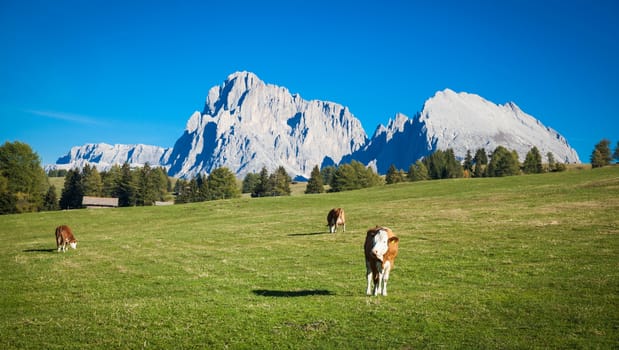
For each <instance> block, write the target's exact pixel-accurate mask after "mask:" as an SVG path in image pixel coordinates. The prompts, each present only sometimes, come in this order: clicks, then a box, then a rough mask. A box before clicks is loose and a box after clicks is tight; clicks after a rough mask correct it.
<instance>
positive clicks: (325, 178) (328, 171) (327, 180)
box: [320, 165, 336, 185]
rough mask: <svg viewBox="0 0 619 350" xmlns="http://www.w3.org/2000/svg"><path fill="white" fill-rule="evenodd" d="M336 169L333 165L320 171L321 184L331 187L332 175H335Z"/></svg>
mask: <svg viewBox="0 0 619 350" xmlns="http://www.w3.org/2000/svg"><path fill="white" fill-rule="evenodd" d="M335 170H336V168H335V167H334V166H333V165H329V166H326V167H323V168H322V169H320V175H322V183H323V184H325V185H331V181H333V174H335Z"/></svg>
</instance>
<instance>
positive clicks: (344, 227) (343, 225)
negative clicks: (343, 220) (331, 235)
mask: <svg viewBox="0 0 619 350" xmlns="http://www.w3.org/2000/svg"><path fill="white" fill-rule="evenodd" d="M342 229H343V231H342V232H346V224H342Z"/></svg>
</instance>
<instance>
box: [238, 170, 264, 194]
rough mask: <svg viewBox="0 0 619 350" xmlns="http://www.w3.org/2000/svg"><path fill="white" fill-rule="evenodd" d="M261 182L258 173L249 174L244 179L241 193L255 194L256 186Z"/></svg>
mask: <svg viewBox="0 0 619 350" xmlns="http://www.w3.org/2000/svg"><path fill="white" fill-rule="evenodd" d="M259 181H260V175H258V174H256V173H247V175H245V178H244V179H243V186H242V190H241V192H243V193H253V192H254V191H255V190H256V186H257V185H258V182H259Z"/></svg>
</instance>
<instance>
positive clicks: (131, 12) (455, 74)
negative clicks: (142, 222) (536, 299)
mask: <svg viewBox="0 0 619 350" xmlns="http://www.w3.org/2000/svg"><path fill="white" fill-rule="evenodd" d="M617 18H619V1H615V0H608V1H600V0H582V1H569V0H568V1H555V0H544V1H538V0H502V1H494V0H487V1H481V0H471V1H405V0H403V1H389V0H387V1H337V0H331V1H268V0H266V1H217V2H211V1H173V0H170V1H157V0H153V1H128V0H123V1H99V0H89V1H77V0H75V1H66V0H56V1H48V0H41V1H31V0H0V50H1V51H0V121H1V122H2V126H1V127H0V141H2V143H4V141H16V140H19V141H22V142H26V143H28V144H30V146H31V147H32V148H33V149H34V151H36V152H37V153H38V154H39V155H40V156H41V159H42V162H43V163H44V164H48V163H53V162H55V161H56V159H57V158H58V157H60V156H62V155H63V154H66V152H68V151H69V149H70V148H71V147H72V146H77V145H82V144H85V143H98V142H106V143H111V144H114V143H127V144H134V143H144V144H151V145H159V146H163V147H172V146H173V145H174V142H175V141H176V139H177V138H178V137H180V136H181V134H182V132H183V130H184V128H185V124H186V122H187V120H188V119H189V117H190V115H191V114H192V112H193V111H195V110H202V108H203V104H204V101H205V98H206V95H207V92H208V90H209V88H210V87H212V86H215V85H219V84H221V83H222V82H223V81H224V80H225V79H226V77H227V76H228V75H229V74H231V73H233V72H235V71H243V70H246V71H251V72H254V73H256V74H257V75H258V77H260V78H261V79H262V80H264V81H265V82H267V83H272V84H276V85H280V86H285V87H287V88H288V89H289V90H290V91H291V92H292V93H299V94H300V95H301V97H303V98H305V99H320V100H327V101H334V102H337V103H340V104H343V105H345V106H348V107H349V108H350V110H351V112H352V113H353V114H354V115H355V116H356V117H357V118H359V119H360V120H361V122H362V124H363V126H364V127H365V129H366V132H367V133H368V136H371V135H372V133H373V132H374V130H375V128H376V126H377V125H378V124H379V123H382V124H386V123H387V122H388V120H389V118H392V117H393V116H394V115H395V113H397V112H401V113H404V114H406V115H408V116H409V117H412V116H413V115H414V114H415V113H416V112H418V111H420V109H421V108H422V106H423V103H424V102H425V100H426V99H428V98H430V97H432V96H433V95H434V93H435V92H436V91H438V90H443V89H445V88H450V89H452V90H455V91H457V92H461V91H466V92H470V93H475V94H479V95H480V96H482V97H484V98H486V99H488V100H490V101H492V102H494V103H499V104H503V103H506V102H509V101H513V102H515V103H516V104H517V105H518V106H520V108H521V109H522V110H524V111H525V112H526V113H528V114H531V115H533V116H535V117H536V118H538V119H540V120H541V122H542V123H543V124H545V125H546V126H550V127H552V128H554V129H555V130H557V131H558V132H559V133H561V134H562V135H563V136H565V137H566V138H567V140H568V142H569V143H570V145H571V146H572V147H574V148H575V149H576V151H577V152H578V154H579V156H580V159H581V161H582V162H589V156H590V155H591V151H592V150H593V147H594V145H595V144H596V143H597V142H598V141H600V140H601V139H602V138H608V139H610V140H611V142H612V145H611V147H612V148H613V149H614V147H615V145H616V143H617V141H618V140H619V113H617V112H618V107H617V106H618V105H619V103H618V102H619V67H618V65H619V20H617Z"/></svg>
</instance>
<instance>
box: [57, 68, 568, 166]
mask: <svg viewBox="0 0 619 350" xmlns="http://www.w3.org/2000/svg"><path fill="white" fill-rule="evenodd" d="M499 145H501V146H505V147H507V148H509V149H513V150H516V151H517V152H518V154H519V156H520V160H521V161H522V160H524V156H525V155H526V153H527V152H528V151H529V150H530V149H531V147H533V146H536V147H537V148H538V149H539V150H540V153H541V154H542V155H543V156H545V155H546V154H547V153H548V152H552V153H553V155H554V157H555V159H557V160H559V161H562V162H567V163H578V162H580V160H579V159H578V156H577V155H576V152H575V151H574V150H573V149H572V148H571V147H570V146H569V145H568V143H567V141H566V140H565V138H564V137H563V136H561V135H560V134H559V133H557V132H556V131H554V130H553V129H551V128H549V127H546V126H544V125H543V124H542V123H541V122H540V121H539V120H537V119H536V118H534V117H532V116H530V115H528V114H526V113H525V112H523V111H522V110H521V109H520V108H519V107H518V106H517V105H516V104H515V103H513V102H508V103H506V104H503V105H498V104H495V103H493V102H490V101H488V100H485V99H484V98H482V97H481V96H479V95H475V94H471V93H466V92H460V93H457V92H455V91H453V90H451V89H445V90H442V91H438V92H436V93H435V94H434V96H432V97H431V98H429V99H428V100H427V101H425V103H424V105H423V108H422V110H421V111H420V112H418V113H417V114H416V115H415V116H414V117H413V118H409V117H407V116H406V115H404V114H401V113H397V114H395V115H394V117H393V119H389V121H388V123H387V125H386V126H385V125H382V124H381V125H379V126H378V127H377V128H376V131H375V132H374V135H373V136H372V138H371V139H368V138H367V135H366V134H365V131H364V129H363V127H362V126H361V122H360V121H359V120H358V119H357V118H356V117H355V116H354V115H353V114H352V113H351V112H350V110H349V109H348V108H347V107H345V106H342V105H340V104H337V103H334V102H326V101H320V100H311V101H308V100H304V99H303V98H301V96H300V95H299V94H296V93H295V94H291V93H290V91H289V90H288V89H286V88H285V87H280V86H277V85H273V84H267V83H265V82H264V81H262V80H260V78H258V76H257V75H256V74H254V73H251V72H235V73H233V74H231V75H229V76H228V77H227V79H226V80H225V81H223V82H222V83H221V84H220V85H218V86H214V87H212V88H210V89H209V90H208V93H207V96H206V101H205V103H204V107H203V109H202V111H201V112H200V111H198V110H196V111H195V112H193V113H192V114H191V116H190V117H189V119H188V121H187V124H186V127H185V130H184V132H183V134H182V135H181V136H180V137H179V139H178V140H177V141H176V143H175V145H174V147H173V148H168V149H165V148H161V147H156V146H144V145H114V146H110V145H106V144H97V145H93V144H88V145H84V146H80V147H73V148H72V149H71V151H70V152H69V153H68V154H67V155H66V156H64V157H61V158H60V159H59V160H58V162H57V163H58V164H62V165H61V166H62V167H72V166H79V167H81V166H83V165H84V164H86V163H88V164H93V165H95V166H97V167H99V168H105V167H106V166H109V165H111V164H121V163H124V162H125V161H129V162H130V163H133V164H134V165H139V164H140V163H142V164H143V163H145V162H149V163H150V164H151V165H162V166H166V167H167V168H168V169H169V174H170V175H172V176H177V177H192V176H194V175H196V174H198V173H210V172H211V171H212V170H213V169H215V168H218V167H223V166H225V167H228V168H229V169H231V170H232V171H233V172H235V173H236V174H237V176H239V177H242V176H244V175H245V174H247V173H249V172H259V171H260V170H261V169H262V167H266V168H267V169H268V170H269V171H273V170H275V169H276V168H277V167H279V166H283V167H284V168H285V169H286V170H287V171H288V172H289V174H290V175H291V176H293V177H306V178H307V177H309V174H310V172H311V170H312V168H313V167H314V166H316V165H319V166H321V165H330V164H339V163H341V162H349V161H351V160H353V159H355V160H358V161H361V162H362V163H364V164H367V165H370V166H373V167H375V168H376V169H377V170H378V171H379V172H380V173H385V172H386V171H387V169H388V167H389V166H390V165H391V164H394V165H396V166H397V167H398V168H401V169H407V168H408V166H409V165H410V164H412V163H414V162H415V161H417V160H418V159H420V158H422V157H424V156H426V155H428V154H430V153H432V152H434V151H435V150H437V149H447V148H452V149H454V153H455V155H456V156H457V157H459V158H461V159H462V158H464V156H465V154H466V152H467V150H470V151H471V152H474V151H475V150H476V149H478V148H485V149H486V151H487V152H492V151H493V150H494V149H495V148H496V147H497V146H499Z"/></svg>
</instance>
